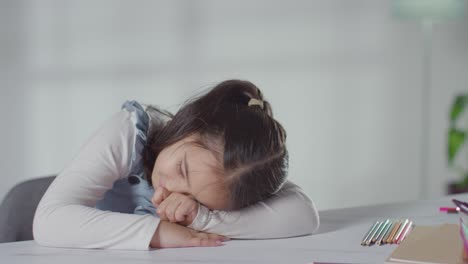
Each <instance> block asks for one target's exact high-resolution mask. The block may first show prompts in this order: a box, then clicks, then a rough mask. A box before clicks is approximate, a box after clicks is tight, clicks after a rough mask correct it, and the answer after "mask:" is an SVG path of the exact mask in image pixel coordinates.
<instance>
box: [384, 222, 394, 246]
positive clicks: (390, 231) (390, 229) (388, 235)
mask: <svg viewBox="0 0 468 264" xmlns="http://www.w3.org/2000/svg"><path fill="white" fill-rule="evenodd" d="M396 224H397V222H396V221H392V225H391V226H390V228H389V229H388V230H387V234H385V236H384V237H383V239H382V242H381V243H383V244H385V243H387V239H388V237H390V234H391V233H392V230H393V228H394V227H395V225H396Z"/></svg>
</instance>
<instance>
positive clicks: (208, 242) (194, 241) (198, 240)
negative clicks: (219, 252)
mask: <svg viewBox="0 0 468 264" xmlns="http://www.w3.org/2000/svg"><path fill="white" fill-rule="evenodd" d="M222 244H223V241H222V240H218V239H211V238H203V237H192V238H191V239H190V240H189V241H188V246H189V247H216V246H221V245H222Z"/></svg>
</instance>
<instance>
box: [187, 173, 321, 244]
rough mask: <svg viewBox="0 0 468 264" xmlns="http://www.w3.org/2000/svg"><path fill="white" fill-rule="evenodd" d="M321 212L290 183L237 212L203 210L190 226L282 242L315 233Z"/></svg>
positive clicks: (236, 235)
mask: <svg viewBox="0 0 468 264" xmlns="http://www.w3.org/2000/svg"><path fill="white" fill-rule="evenodd" d="M319 223H320V221H319V215H318V211H317V209H316V207H315V205H314V203H313V202H312V200H311V199H310V198H309V197H308V196H307V195H306V194H305V193H304V192H303V190H302V189H301V188H300V187H299V186H297V185H295V184H294V183H292V182H290V181H288V182H286V183H285V184H284V185H283V187H282V188H281V190H280V191H279V192H278V193H276V194H275V195H274V196H273V197H270V198H269V199H267V200H265V201H263V202H259V203H257V204H254V205H252V206H249V207H246V208H244V209H241V210H237V211H216V210H214V211H210V210H208V209H207V208H206V207H204V206H202V205H201V206H200V207H199V212H198V215H197V217H196V218H195V220H194V221H193V223H192V224H191V225H190V226H189V227H191V228H194V229H196V230H200V231H204V232H209V233H215V234H221V235H225V236H228V237H231V238H239V239H267V238H283V237H293V236H300V235H308V234H312V233H314V232H315V231H316V230H317V229H318V227H319Z"/></svg>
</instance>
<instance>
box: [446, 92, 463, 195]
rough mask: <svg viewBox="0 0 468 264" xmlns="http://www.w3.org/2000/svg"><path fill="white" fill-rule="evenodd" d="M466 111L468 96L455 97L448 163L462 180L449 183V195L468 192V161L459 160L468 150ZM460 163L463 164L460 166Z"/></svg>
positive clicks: (451, 110)
mask: <svg viewBox="0 0 468 264" xmlns="http://www.w3.org/2000/svg"><path fill="white" fill-rule="evenodd" d="M464 111H468V94H459V95H457V96H456V97H455V99H454V101H453V103H452V107H451V109H450V127H449V130H448V134H447V162H448V165H449V167H450V168H452V169H454V170H455V171H456V172H457V174H459V175H460V180H458V181H455V182H452V183H449V185H448V193H449V194H454V193H462V192H468V167H467V165H468V160H462V161H460V158H459V156H460V155H461V154H460V153H461V152H462V149H463V148H468V142H467V141H468V139H467V137H468V135H467V134H468V122H467V118H462V116H463V112H464ZM460 162H461V163H462V164H459V163H460Z"/></svg>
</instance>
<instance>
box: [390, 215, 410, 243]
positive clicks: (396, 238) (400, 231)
mask: <svg viewBox="0 0 468 264" xmlns="http://www.w3.org/2000/svg"><path fill="white" fill-rule="evenodd" d="M408 222H409V219H405V221H404V222H403V224H401V226H400V228H399V229H398V231H397V233H396V234H395V237H393V244H396V242H397V241H398V238H400V236H401V233H402V232H403V230H404V229H405V227H406V225H407V224H408Z"/></svg>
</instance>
